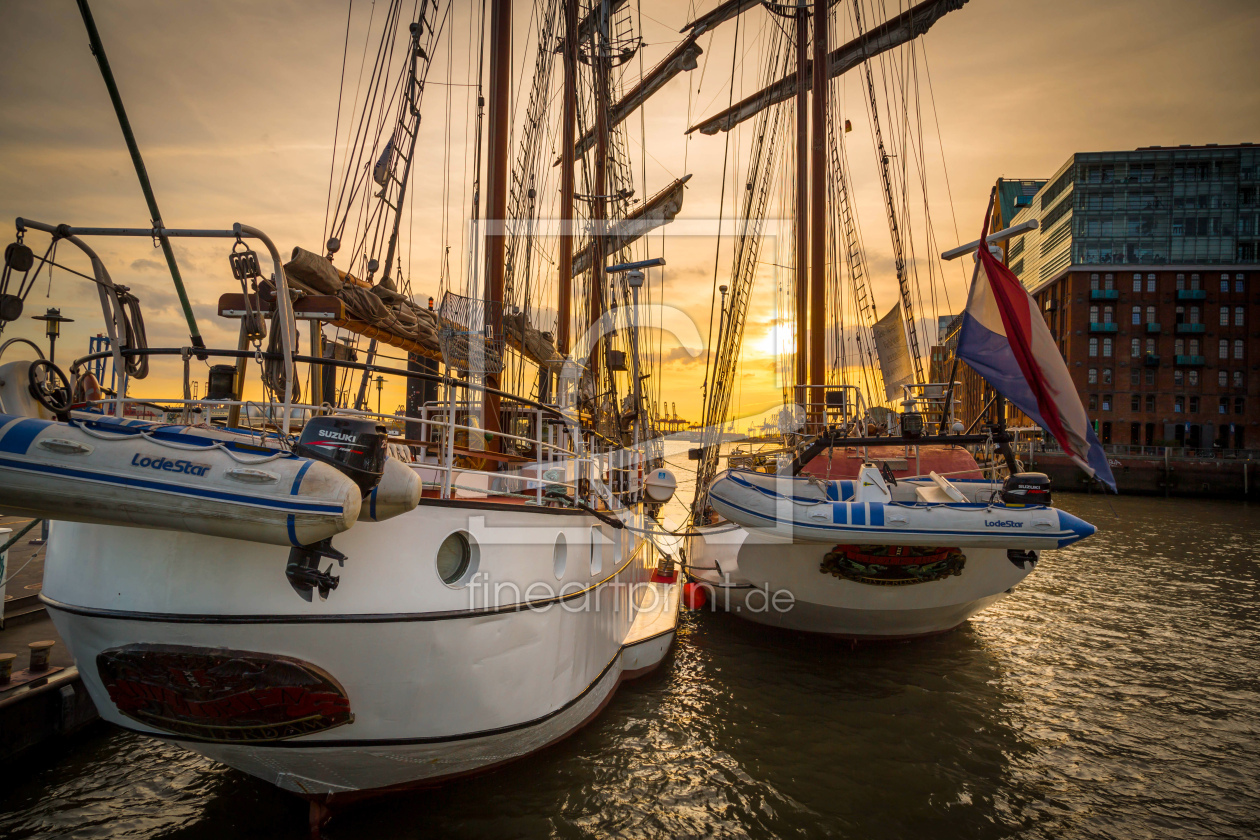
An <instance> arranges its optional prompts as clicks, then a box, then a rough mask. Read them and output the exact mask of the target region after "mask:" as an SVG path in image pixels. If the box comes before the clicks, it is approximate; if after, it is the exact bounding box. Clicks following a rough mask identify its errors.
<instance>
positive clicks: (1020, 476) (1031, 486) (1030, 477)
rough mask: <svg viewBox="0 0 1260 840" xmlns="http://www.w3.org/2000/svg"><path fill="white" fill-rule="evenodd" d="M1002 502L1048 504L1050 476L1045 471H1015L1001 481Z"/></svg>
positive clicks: (1007, 503) (1008, 503)
mask: <svg viewBox="0 0 1260 840" xmlns="http://www.w3.org/2000/svg"><path fill="white" fill-rule="evenodd" d="M1002 503H1003V504H1006V505H1018V506H1021V507H1022V506H1023V505H1048V504H1050V476H1048V475H1046V474H1045V473H1035V472H1022V473H1015V474H1014V475H1012V476H1010V477H1009V478H1007V479H1006V481H1004V482H1002Z"/></svg>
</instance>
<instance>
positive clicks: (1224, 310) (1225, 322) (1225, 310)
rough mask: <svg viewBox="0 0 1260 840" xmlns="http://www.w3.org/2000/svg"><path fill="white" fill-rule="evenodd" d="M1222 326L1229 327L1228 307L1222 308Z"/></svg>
mask: <svg viewBox="0 0 1260 840" xmlns="http://www.w3.org/2000/svg"><path fill="white" fill-rule="evenodd" d="M1221 326H1222V327H1228V326H1229V307H1228V306H1222V307H1221Z"/></svg>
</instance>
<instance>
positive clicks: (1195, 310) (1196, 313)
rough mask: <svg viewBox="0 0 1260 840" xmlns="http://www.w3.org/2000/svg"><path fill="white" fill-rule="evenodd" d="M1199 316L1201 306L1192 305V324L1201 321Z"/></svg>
mask: <svg viewBox="0 0 1260 840" xmlns="http://www.w3.org/2000/svg"><path fill="white" fill-rule="evenodd" d="M1199 316H1200V312H1199V307H1197V306H1192V307H1190V323H1192V324H1197V323H1199Z"/></svg>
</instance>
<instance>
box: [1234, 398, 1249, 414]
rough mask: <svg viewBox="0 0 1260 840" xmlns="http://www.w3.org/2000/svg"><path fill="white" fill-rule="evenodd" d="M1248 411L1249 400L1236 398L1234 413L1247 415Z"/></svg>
mask: <svg viewBox="0 0 1260 840" xmlns="http://www.w3.org/2000/svg"><path fill="white" fill-rule="evenodd" d="M1246 409H1247V400H1246V399H1244V398H1243V397H1234V413H1235V414H1245V413H1246Z"/></svg>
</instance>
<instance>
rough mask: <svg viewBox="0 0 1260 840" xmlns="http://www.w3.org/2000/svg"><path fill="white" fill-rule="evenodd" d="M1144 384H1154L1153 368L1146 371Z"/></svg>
mask: <svg viewBox="0 0 1260 840" xmlns="http://www.w3.org/2000/svg"><path fill="white" fill-rule="evenodd" d="M1146 384H1147V385H1154V384H1155V368H1147V369H1146Z"/></svg>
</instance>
